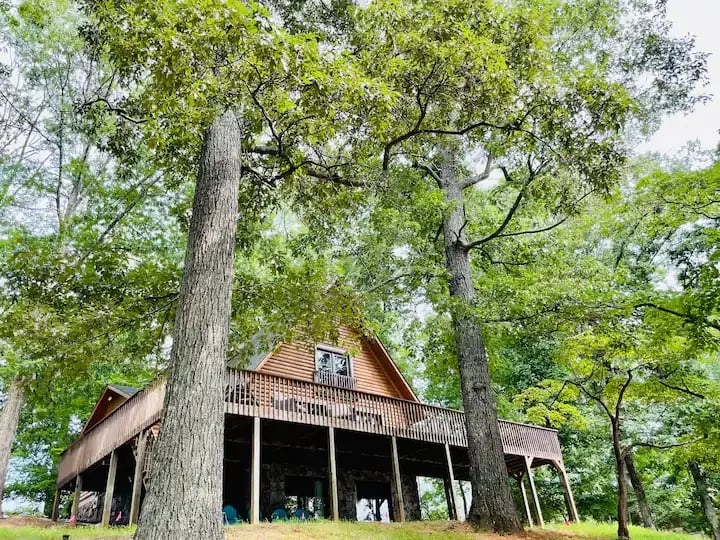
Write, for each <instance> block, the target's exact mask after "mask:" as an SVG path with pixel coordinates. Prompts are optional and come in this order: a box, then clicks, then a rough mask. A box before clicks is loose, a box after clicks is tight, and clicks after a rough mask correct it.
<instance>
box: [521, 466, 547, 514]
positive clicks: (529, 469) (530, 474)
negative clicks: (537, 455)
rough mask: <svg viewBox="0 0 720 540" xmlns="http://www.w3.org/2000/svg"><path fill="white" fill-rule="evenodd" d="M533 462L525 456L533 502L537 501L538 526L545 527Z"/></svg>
mask: <svg viewBox="0 0 720 540" xmlns="http://www.w3.org/2000/svg"><path fill="white" fill-rule="evenodd" d="M532 462H533V458H531V457H528V456H525V472H526V474H527V477H528V480H530V491H531V492H532V496H533V500H534V501H535V512H536V513H537V518H538V524H539V525H540V526H541V527H545V520H544V519H543V515H542V509H541V508H540V499H538V494H537V489H535V479H534V478H533V473H532Z"/></svg>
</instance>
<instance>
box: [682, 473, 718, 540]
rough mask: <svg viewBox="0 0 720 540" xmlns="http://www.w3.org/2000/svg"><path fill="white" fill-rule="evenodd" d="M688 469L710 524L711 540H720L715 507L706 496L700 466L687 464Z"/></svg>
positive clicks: (705, 487) (706, 489) (703, 475)
mask: <svg viewBox="0 0 720 540" xmlns="http://www.w3.org/2000/svg"><path fill="white" fill-rule="evenodd" d="M688 468H689V469H690V474H692V477H693V480H694V481H695V488H696V489H697V492H698V496H699V497H700V501H701V502H702V507H703V513H704V514H705V518H706V519H707V520H708V523H709V524H710V530H711V531H712V535H713V540H720V521H718V515H717V510H716V509H715V506H713V502H712V500H711V499H710V495H709V494H708V488H707V482H706V481H705V474H704V473H703V471H702V469H701V468H700V465H698V464H697V463H696V462H694V461H691V462H690V463H688Z"/></svg>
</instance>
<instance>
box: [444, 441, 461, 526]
mask: <svg viewBox="0 0 720 540" xmlns="http://www.w3.org/2000/svg"><path fill="white" fill-rule="evenodd" d="M445 462H446V466H447V477H446V478H445V479H444V480H445V493H446V497H447V504H448V517H449V518H450V519H454V520H457V519H458V512H457V500H456V497H455V471H454V470H453V463H452V456H451V455H450V445H449V444H448V443H445Z"/></svg>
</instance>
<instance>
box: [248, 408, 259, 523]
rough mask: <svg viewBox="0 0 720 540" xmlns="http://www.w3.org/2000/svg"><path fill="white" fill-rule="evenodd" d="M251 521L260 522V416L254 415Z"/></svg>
mask: <svg viewBox="0 0 720 540" xmlns="http://www.w3.org/2000/svg"><path fill="white" fill-rule="evenodd" d="M250 523H252V524H256V523H260V417H259V416H255V417H253V434H252V459H251V468H250Z"/></svg>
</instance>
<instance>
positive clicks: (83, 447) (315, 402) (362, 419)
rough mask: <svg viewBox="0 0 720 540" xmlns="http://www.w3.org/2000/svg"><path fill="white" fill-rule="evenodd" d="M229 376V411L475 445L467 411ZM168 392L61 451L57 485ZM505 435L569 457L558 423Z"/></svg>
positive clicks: (516, 449)
mask: <svg viewBox="0 0 720 540" xmlns="http://www.w3.org/2000/svg"><path fill="white" fill-rule="evenodd" d="M225 381H226V382H225V412H226V413H228V414H236V415H241V416H250V417H255V416H257V417H260V418H263V419H270V420H282V421H287V422H295V423H300V424H309V425H314V426H327V427H333V428H337V429H344V430H349V431H358V432H363V433H373V434H378V435H388V436H395V437H399V438H404V439H415V440H420V441H425V442H431V443H439V444H449V445H452V446H459V447H466V446H467V435H466V431H465V418H464V414H463V413H462V412H461V411H455V410H451V409H444V408H442V407H435V406H433V405H426V404H423V403H416V402H412V401H405V400H401V399H393V398H387V397H383V396H378V395H374V394H368V393H365V392H359V391H356V390H347V389H344V388H337V387H333V386H328V385H323V384H318V383H312V382H306V381H300V380H297V379H290V378H284V377H276V376H273V375H267V374H264V373H258V372H255V371H243V370H235V369H228V371H227V374H226V379H225ZM164 397H165V383H164V381H162V380H157V381H155V382H153V383H151V384H150V385H148V386H147V387H146V388H144V389H143V390H141V391H140V392H138V393H137V394H136V395H135V396H133V397H132V398H130V399H129V400H128V401H127V402H126V403H124V404H123V405H122V406H120V407H119V408H118V409H117V410H115V411H113V412H112V413H111V414H110V415H109V416H108V417H107V418H105V419H103V420H102V421H101V422H99V423H98V424H97V425H96V426H94V427H93V428H92V429H91V430H90V431H88V432H87V433H86V434H85V435H84V436H82V437H80V438H79V439H77V440H76V441H75V442H73V444H71V445H70V446H69V447H68V448H67V450H65V452H63V454H62V456H61V458H60V464H59V465H58V481H57V485H58V486H63V485H65V484H66V483H68V482H69V481H71V480H72V479H73V478H75V477H76V476H77V475H78V474H79V473H82V472H83V471H84V470H85V469H87V468H88V467H90V466H91V465H93V464H94V463H96V462H98V461H99V460H101V459H102V458H103V457H105V456H107V455H108V454H110V452H112V451H113V450H115V449H116V448H119V447H120V446H122V445H123V444H125V443H127V442H128V441H130V440H132V439H133V437H135V436H137V435H138V434H139V433H140V432H142V431H143V430H144V429H146V428H148V427H149V426H151V425H153V424H155V423H156V422H158V421H160V419H161V416H162V407H163V400H164ZM500 436H501V438H502V442H503V450H504V451H505V454H506V455H507V456H517V457H518V458H520V459H522V458H524V457H531V458H534V459H535V460H537V461H536V463H540V462H545V463H548V462H553V461H556V462H562V452H561V450H560V443H559V442H558V438H557V432H556V431H555V430H552V429H547V428H543V427H539V426H532V425H527V424H519V423H515V422H508V421H505V420H500ZM510 462H512V461H511V460H510Z"/></svg>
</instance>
